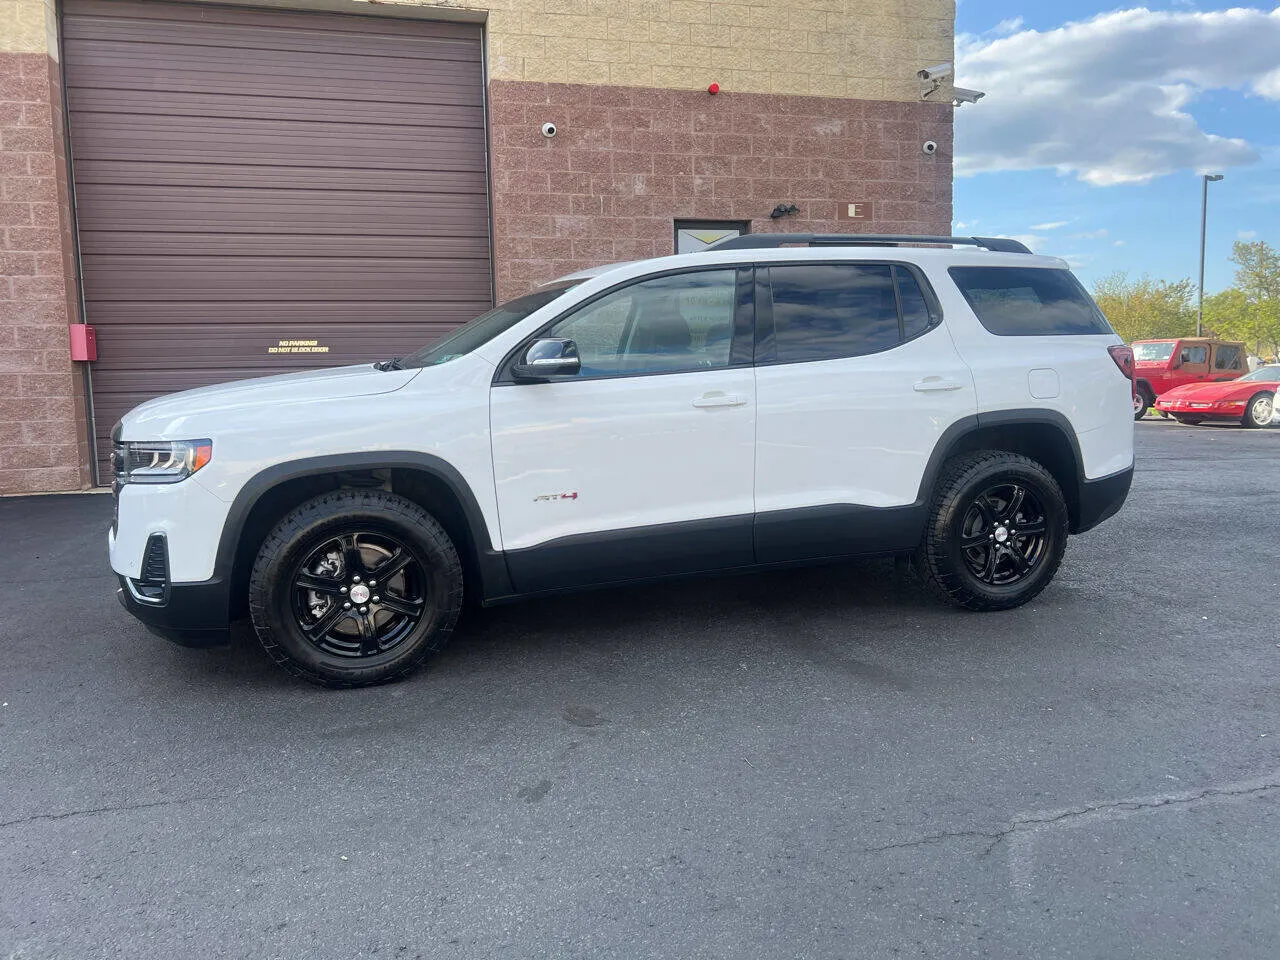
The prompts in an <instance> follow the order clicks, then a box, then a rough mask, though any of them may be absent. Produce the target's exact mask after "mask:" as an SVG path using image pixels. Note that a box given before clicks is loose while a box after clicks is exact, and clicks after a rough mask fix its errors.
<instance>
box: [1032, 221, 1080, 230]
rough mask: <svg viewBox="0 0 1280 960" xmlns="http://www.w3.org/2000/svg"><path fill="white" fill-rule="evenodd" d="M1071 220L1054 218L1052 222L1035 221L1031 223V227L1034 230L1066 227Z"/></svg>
mask: <svg viewBox="0 0 1280 960" xmlns="http://www.w3.org/2000/svg"><path fill="white" fill-rule="evenodd" d="M1070 222H1071V221H1070V220H1054V221H1053V222H1052V223H1033V224H1032V225H1031V229H1032V230H1057V229H1059V228H1060V227H1065V226H1066V225H1067V224H1068V223H1070Z"/></svg>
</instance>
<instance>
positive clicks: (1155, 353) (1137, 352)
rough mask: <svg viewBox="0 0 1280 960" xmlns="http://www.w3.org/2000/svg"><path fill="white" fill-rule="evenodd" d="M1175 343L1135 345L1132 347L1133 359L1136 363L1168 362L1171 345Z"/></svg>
mask: <svg viewBox="0 0 1280 960" xmlns="http://www.w3.org/2000/svg"><path fill="white" fill-rule="evenodd" d="M1174 343H1175V341H1173V340H1170V341H1169V342H1168V343H1135V344H1134V345H1133V359H1134V360H1136V361H1137V362H1138V363H1142V362H1143V361H1152V360H1168V359H1169V358H1170V357H1172V356H1173V345H1174Z"/></svg>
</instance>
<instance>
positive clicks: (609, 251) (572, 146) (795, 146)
mask: <svg viewBox="0 0 1280 960" xmlns="http://www.w3.org/2000/svg"><path fill="white" fill-rule="evenodd" d="M489 92H490V106H489V127H490V139H491V142H492V164H493V230H494V262H495V270H496V273H497V281H498V283H497V286H498V297H499V298H500V299H507V298H509V297H513V296H518V295H520V294H522V293H526V292H527V291H528V290H529V289H530V288H531V287H532V286H534V285H536V284H537V283H540V282H544V281H547V280H550V279H553V278H555V277H557V276H560V275H562V274H565V273H569V272H572V271H574V270H579V269H581V268H583V267H586V266H590V265H593V264H599V263H609V262H612V261H618V260H634V259H639V258H643V257H653V256H664V255H667V254H671V253H673V252H674V238H673V220H674V219H676V218H679V219H695V220H749V221H751V229H752V232H755V233H760V232H766V231H769V232H811V233H848V232H863V233H871V232H875V233H917V234H935V235H936V234H939V233H942V234H945V233H949V232H950V223H951V111H952V107H951V106H950V104H946V105H939V104H934V103H920V102H918V101H917V102H915V103H897V102H893V101H873V100H850V99H837V98H830V97H807V96H806V97H798V96H789V95H785V94H750V93H722V94H720V95H718V96H715V97H712V96H708V95H707V93H706V92H704V91H684V90H661V89H653V88H638V87H602V86H591V85H579V84H542V83H532V82H529V81H524V82H515V81H492V82H491V83H490V84H489ZM544 121H552V122H554V123H556V124H557V126H558V128H559V133H558V134H557V136H556V137H555V138H554V139H550V140H548V139H547V138H545V137H543V136H542V134H541V132H540V131H541V126H542V123H543V122H544ZM926 140H934V141H936V142H937V143H938V145H939V149H938V152H937V153H935V154H932V155H927V154H925V153H924V151H923V150H922V149H921V147H922V145H923V143H924V141H926ZM854 202H856V203H859V204H863V205H864V207H863V209H865V210H867V211H869V212H870V214H871V216H870V217H869V218H867V219H865V220H861V221H850V220H848V219H846V218H844V217H842V216H841V206H842V205H843V206H845V207H846V208H847V205H848V204H849V203H854ZM778 204H784V205H789V204H795V206H796V207H797V208H798V212H797V213H795V214H792V215H789V216H786V217H785V218H781V219H778V220H774V219H771V218H770V216H769V214H770V212H771V211H772V210H773V209H774V207H775V206H777V205H778Z"/></svg>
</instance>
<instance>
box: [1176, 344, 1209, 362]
mask: <svg viewBox="0 0 1280 960" xmlns="http://www.w3.org/2000/svg"><path fill="white" fill-rule="evenodd" d="M1208 362H1209V348H1208V347H1183V348H1182V363H1183V365H1189V366H1200V365H1202V364H1206V363H1208Z"/></svg>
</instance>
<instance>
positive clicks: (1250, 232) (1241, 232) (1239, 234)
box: [1236, 230, 1258, 240]
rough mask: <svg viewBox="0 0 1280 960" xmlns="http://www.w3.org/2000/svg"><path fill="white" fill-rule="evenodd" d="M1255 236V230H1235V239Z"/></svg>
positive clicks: (1252, 238) (1254, 238) (1246, 238)
mask: <svg viewBox="0 0 1280 960" xmlns="http://www.w3.org/2000/svg"><path fill="white" fill-rule="evenodd" d="M1257 238H1258V231H1257V230H1237V231H1236V239H1237V240H1256V239H1257Z"/></svg>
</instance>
